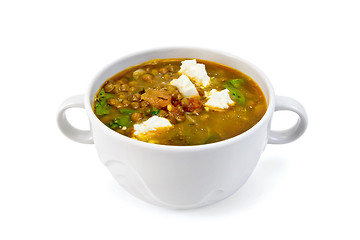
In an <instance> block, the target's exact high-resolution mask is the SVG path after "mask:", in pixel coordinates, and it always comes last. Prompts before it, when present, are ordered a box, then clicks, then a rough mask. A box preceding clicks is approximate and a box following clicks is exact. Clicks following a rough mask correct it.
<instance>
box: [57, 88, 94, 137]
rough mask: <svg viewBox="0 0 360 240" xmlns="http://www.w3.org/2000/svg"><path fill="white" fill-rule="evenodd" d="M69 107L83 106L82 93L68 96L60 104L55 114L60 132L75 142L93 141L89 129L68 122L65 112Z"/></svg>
mask: <svg viewBox="0 0 360 240" xmlns="http://www.w3.org/2000/svg"><path fill="white" fill-rule="evenodd" d="M69 108H85V106H84V95H75V96H72V97H69V98H68V99H66V100H65V101H64V102H63V103H62V104H61V105H60V108H59V110H58V114H57V123H58V126H59V128H60V130H61V131H62V133H63V134H64V135H65V136H67V137H68V138H70V139H71V140H74V141H75V142H79V143H94V141H93V136H92V133H91V130H80V129H78V128H75V127H73V126H72V125H71V124H70V123H69V121H68V120H67V118H66V114H65V112H66V110H67V109H69Z"/></svg>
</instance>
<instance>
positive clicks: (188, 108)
mask: <svg viewBox="0 0 360 240" xmlns="http://www.w3.org/2000/svg"><path fill="white" fill-rule="evenodd" d="M266 109H267V103H266V99H265V96H264V94H263V92H262V90H261V89H260V87H259V86H258V85H257V83H256V82H255V81H253V80H252V79H251V78H250V77H249V76H247V75H245V74H244V73H242V72H240V71H238V70H235V69H233V68H230V67H227V66H224V65H221V64H219V63H215V62H210V61H205V60H200V59H155V60H151V61H148V62H145V63H142V64H140V65H137V66H133V67H130V68H127V69H125V70H123V71H121V72H119V73H117V74H116V75H114V76H112V77H111V78H109V79H107V80H106V81H105V82H104V84H103V85H102V86H101V87H100V89H99V91H98V92H97V94H96V95H95V99H94V104H93V110H94V113H95V114H96V116H97V117H98V118H99V119H100V121H101V122H103V123H104V124H105V125H106V126H108V127H109V128H111V129H112V130H114V131H116V132H118V133H120V134H123V135H125V136H127V137H131V138H135V139H138V140H140V141H145V142H149V143H156V144H164V145H199V144H208V143H213V142H218V141H221V140H225V139H228V138H231V137H234V136H237V135H239V134H241V133H243V132H245V131H246V130H248V129H250V128H251V127H252V126H254V125H255V124H256V123H257V122H258V121H259V120H260V119H261V118H262V117H263V115H264V114H265V112H266Z"/></svg>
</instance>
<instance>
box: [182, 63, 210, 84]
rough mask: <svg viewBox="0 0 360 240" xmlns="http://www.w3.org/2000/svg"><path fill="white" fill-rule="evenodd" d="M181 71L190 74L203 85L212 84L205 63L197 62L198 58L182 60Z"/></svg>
mask: <svg viewBox="0 0 360 240" xmlns="http://www.w3.org/2000/svg"><path fill="white" fill-rule="evenodd" d="M179 72H180V73H182V74H185V75H186V76H188V77H189V78H190V79H191V80H192V81H194V82H195V83H196V84H197V85H199V86H201V87H207V86H209V84H210V77H209V76H208V75H207V72H206V69H205V65H204V64H201V63H196V59H193V60H184V61H182V62H181V66H180V71H179Z"/></svg>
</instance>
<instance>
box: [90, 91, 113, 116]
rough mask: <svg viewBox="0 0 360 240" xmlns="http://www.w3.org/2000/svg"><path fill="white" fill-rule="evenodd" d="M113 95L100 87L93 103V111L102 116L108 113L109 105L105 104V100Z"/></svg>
mask: <svg viewBox="0 0 360 240" xmlns="http://www.w3.org/2000/svg"><path fill="white" fill-rule="evenodd" d="M113 97H114V95H113V94H111V93H106V92H105V90H104V89H103V88H102V89H101V91H100V93H99V96H98V98H97V99H96V103H95V112H96V114H97V115H99V116H102V115H107V114H109V113H110V106H109V104H107V100H108V99H110V98H113Z"/></svg>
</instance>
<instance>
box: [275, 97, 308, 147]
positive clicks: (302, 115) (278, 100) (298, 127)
mask: <svg viewBox="0 0 360 240" xmlns="http://www.w3.org/2000/svg"><path fill="white" fill-rule="evenodd" d="M282 110H287V111H292V112H295V113H296V114H297V115H298V116H299V119H298V121H297V122H296V123H295V125H294V126H292V127H290V128H288V129H285V130H281V131H274V130H271V129H269V131H268V143H271V144H283V143H289V142H292V141H295V140H296V139H298V138H299V137H300V136H301V135H302V134H303V133H304V132H305V130H306V127H307V125H308V118H307V114H306V111H305V108H304V107H303V106H302V105H301V104H300V103H299V102H298V101H296V100H295V99H293V98H289V97H284V96H276V97H275V111H282Z"/></svg>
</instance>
